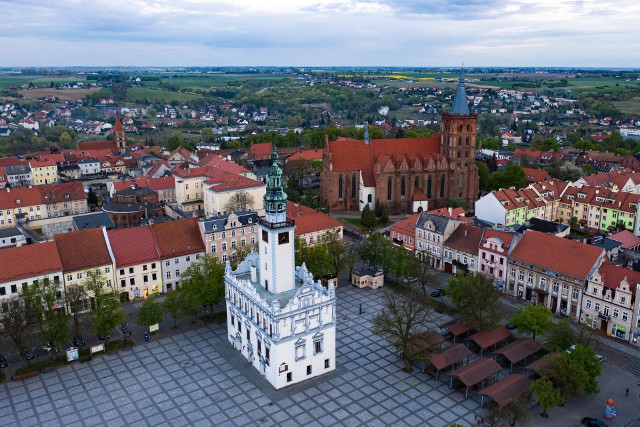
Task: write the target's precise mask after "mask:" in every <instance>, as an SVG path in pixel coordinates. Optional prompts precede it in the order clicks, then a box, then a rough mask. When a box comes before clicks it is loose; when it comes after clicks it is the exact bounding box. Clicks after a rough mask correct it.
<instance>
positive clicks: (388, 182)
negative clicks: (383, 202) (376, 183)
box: [387, 177, 392, 200]
mask: <svg viewBox="0 0 640 427" xmlns="http://www.w3.org/2000/svg"><path fill="white" fill-rule="evenodd" d="M391 186H392V181H391V177H389V179H388V180H387V200H391Z"/></svg>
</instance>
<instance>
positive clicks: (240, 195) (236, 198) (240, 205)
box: [224, 190, 254, 212]
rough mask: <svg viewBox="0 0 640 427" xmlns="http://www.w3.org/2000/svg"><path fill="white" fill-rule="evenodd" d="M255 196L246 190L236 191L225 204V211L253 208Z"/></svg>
mask: <svg viewBox="0 0 640 427" xmlns="http://www.w3.org/2000/svg"><path fill="white" fill-rule="evenodd" d="M253 202H254V199H253V196H252V195H251V194H249V193H247V192H246V191H244V190H240V191H238V192H236V194H234V195H233V196H231V198H230V199H229V201H228V202H227V204H226V205H225V206H224V210H225V212H238V211H246V210H250V209H253Z"/></svg>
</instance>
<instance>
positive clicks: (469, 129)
mask: <svg viewBox="0 0 640 427" xmlns="http://www.w3.org/2000/svg"><path fill="white" fill-rule="evenodd" d="M467 132H471V125H469V124H468V125H467Z"/></svg>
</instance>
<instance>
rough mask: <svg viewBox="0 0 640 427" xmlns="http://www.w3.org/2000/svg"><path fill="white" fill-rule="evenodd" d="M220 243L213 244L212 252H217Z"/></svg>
mask: <svg viewBox="0 0 640 427" xmlns="http://www.w3.org/2000/svg"><path fill="white" fill-rule="evenodd" d="M217 249H218V245H211V253H213V254H215V253H216V252H217Z"/></svg>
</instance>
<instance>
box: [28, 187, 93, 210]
mask: <svg viewBox="0 0 640 427" xmlns="http://www.w3.org/2000/svg"><path fill="white" fill-rule="evenodd" d="M36 188H37V189H38V190H39V191H40V197H41V199H42V203H44V205H45V208H46V209H45V212H46V216H44V217H43V218H55V217H59V216H67V215H78V214H83V213H87V212H89V205H88V203H87V193H85V191H84V186H83V185H82V183H81V182H79V181H72V182H66V183H64V184H46V185H41V186H39V187H36Z"/></svg>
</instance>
